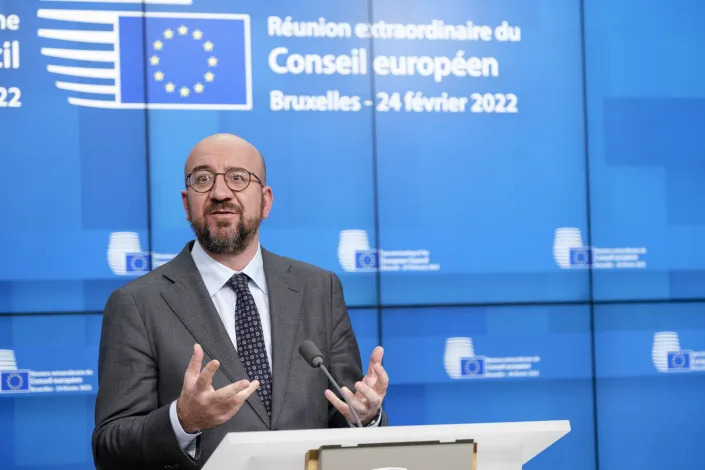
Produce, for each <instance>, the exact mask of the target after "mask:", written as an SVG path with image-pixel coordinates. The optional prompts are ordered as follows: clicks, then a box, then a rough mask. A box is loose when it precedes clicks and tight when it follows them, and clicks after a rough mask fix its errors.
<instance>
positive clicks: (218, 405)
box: [176, 344, 259, 434]
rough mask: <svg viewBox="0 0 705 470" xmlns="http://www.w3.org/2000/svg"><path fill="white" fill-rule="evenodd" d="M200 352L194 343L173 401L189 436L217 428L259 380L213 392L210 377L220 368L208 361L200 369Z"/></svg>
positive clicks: (253, 390)
mask: <svg viewBox="0 0 705 470" xmlns="http://www.w3.org/2000/svg"><path fill="white" fill-rule="evenodd" d="M202 363H203V349H202V348H201V345H199V344H194V346H193V356H191V362H190V363H189V365H188V368H187V369H186V373H185V374H184V385H183V387H182V389H181V396H179V399H178V401H177V402H176V415H177V416H178V418H179V423H180V424H181V427H182V428H183V429H184V431H186V432H187V433H189V434H193V433H195V432H198V431H201V430H203V429H210V428H214V427H216V426H219V425H221V424H223V423H224V422H226V421H227V420H229V419H230V418H232V417H233V416H235V414H236V413H237V412H238V411H240V408H241V407H242V405H243V404H244V403H245V400H247V397H249V396H250V395H252V394H253V393H254V392H255V390H257V389H258V388H259V381H257V380H253V381H252V382H250V381H249V380H240V381H239V382H235V383H233V384H230V385H227V386H225V387H223V388H221V389H219V390H215V389H214V388H213V385H212V384H211V382H212V380H213V374H215V371H217V370H218V367H220V363H219V362H218V361H217V360H212V361H210V362H209V363H208V364H206V367H204V368H203V370H201V364H202Z"/></svg>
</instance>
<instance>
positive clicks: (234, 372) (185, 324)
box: [93, 242, 386, 470]
mask: <svg viewBox="0 0 705 470" xmlns="http://www.w3.org/2000/svg"><path fill="white" fill-rule="evenodd" d="M192 245H193V242H191V243H189V244H187V245H186V247H185V248H184V249H183V250H182V251H181V253H180V254H179V255H177V256H176V257H175V258H174V259H173V260H172V261H170V262H169V263H167V264H165V265H164V266H161V267H159V268H157V269H155V270H154V271H152V272H150V273H148V274H146V275H145V276H143V277H141V278H139V279H137V280H135V281H132V282H130V283H128V284H127V285H125V286H123V287H121V288H120V289H118V290H116V291H115V292H114V293H113V294H112V295H111V296H110V299H109V300H108V302H107V305H106V307H105V313H104V317H103V330H102V334H101V341H100V358H99V365H98V377H99V389H98V397H97V401H96V409H95V420H96V427H95V430H94V432H93V455H94V458H95V463H96V467H97V468H99V469H101V470H107V469H158V468H187V469H193V468H200V467H202V466H203V465H204V463H205V462H206V460H207V459H208V457H209V456H210V455H211V454H212V452H213V451H214V450H215V448H216V447H217V445H218V444H219V443H220V441H221V440H222V439H223V437H224V436H225V434H226V433H228V432H232V431H266V430H278V429H309V428H327V427H342V426H347V422H346V421H345V419H344V418H343V417H342V416H341V415H340V414H339V413H338V412H337V411H336V410H335V408H333V407H332V406H331V405H329V404H328V401H327V400H326V398H325V396H324V394H323V391H324V390H325V389H326V388H328V384H327V380H326V378H325V376H324V374H323V373H322V372H321V371H319V370H316V369H313V368H311V367H310V366H309V365H308V364H307V363H306V361H305V360H304V359H303V358H302V357H301V356H300V355H299V353H298V346H299V344H301V343H302V342H303V341H305V340H311V341H313V342H314V343H315V344H316V345H317V346H318V347H319V348H320V350H321V352H322V353H323V356H324V358H325V365H326V366H327V367H328V368H329V370H330V372H331V374H332V375H333V377H335V379H336V380H337V381H338V383H340V384H341V386H342V385H343V384H344V385H347V386H348V388H350V389H353V385H354V383H355V381H357V380H360V379H361V378H362V368H361V364H360V353H359V350H358V346H357V341H356V340H355V335H354V334H353V330H352V327H351V325H350V319H349V317H348V313H347V309H346V307H345V301H344V299H343V292H342V288H341V285H340V281H339V280H338V278H337V276H335V274H333V273H331V272H328V271H324V270H322V269H320V268H316V267H315V266H311V265H309V264H305V263H301V262H299V261H295V260H291V259H288V258H283V257H281V256H277V255H275V254H273V253H270V252H268V251H266V250H264V249H263V250H262V257H263V262H264V272H265V276H266V278H267V289H268V294H269V306H270V315H271V324H272V376H273V397H272V401H273V403H272V419H271V421H270V419H269V418H268V416H267V413H266V411H265V408H264V405H263V404H262V402H261V400H260V399H259V396H258V395H257V393H254V394H252V395H251V396H250V398H249V399H248V400H247V403H246V404H245V405H243V407H242V408H241V409H240V411H239V412H238V413H237V414H236V415H235V416H234V417H233V418H232V419H231V420H230V421H228V422H227V423H225V424H223V425H221V426H218V427H216V428H214V429H209V430H206V431H204V432H203V434H202V435H201V437H200V438H199V441H198V452H197V455H196V458H195V459H192V458H191V457H190V456H189V455H187V454H186V453H185V452H183V451H182V450H181V449H180V447H179V444H178V442H177V440H176V436H175V435H174V432H173V429H172V426H171V422H170V419H169V406H170V405H171V403H172V402H173V401H174V400H176V399H177V398H178V397H179V394H180V392H181V386H182V384H183V379H184V372H185V371H186V367H187V366H188V363H189V360H190V358H191V355H192V352H193V344H194V343H195V342H198V343H199V344H200V345H201V346H202V347H203V351H204V356H205V357H204V365H205V363H206V362H207V361H210V360H211V359H218V360H219V361H220V369H219V370H218V371H217V372H216V374H215V376H214V377H213V387H215V388H216V389H218V388H221V387H223V386H225V385H228V384H230V383H233V382H236V381H238V380H242V379H246V378H247V374H246V372H245V369H244V367H243V365H242V363H241V361H240V359H239V357H238V355H237V351H236V350H235V348H234V347H233V344H232V342H231V340H230V338H229V336H228V334H227V332H226V331H225V327H224V326H223V323H222V322H221V320H220V317H219V316H218V313H217V311H216V309H215V306H214V305H213V302H212V300H211V298H210V296H209V295H208V292H207V290H206V287H205V285H204V283H203V280H202V278H201V276H200V274H199V272H198V270H197V269H196V265H195V264H194V262H193V259H192V258H191V253H190V251H191V247H192ZM383 424H386V417H383Z"/></svg>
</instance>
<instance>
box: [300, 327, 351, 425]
mask: <svg viewBox="0 0 705 470" xmlns="http://www.w3.org/2000/svg"><path fill="white" fill-rule="evenodd" d="M299 354H301V356H302V357H303V358H304V359H306V362H308V365H310V366H311V367H313V368H314V369H315V368H316V367H318V368H320V369H323V372H325V373H326V375H327V376H328V380H330V383H332V384H333V386H335V389H336V390H337V391H338V393H340V396H341V397H343V400H345V403H347V405H348V408H350V412H351V413H352V415H353V416H354V417H355V421H357V425H358V426H359V427H362V423H361V422H360V418H359V417H358V416H357V412H356V411H355V408H353V407H352V405H351V404H350V402H349V401H348V399H347V397H346V396H345V395H344V394H343V391H342V390H341V389H340V387H339V386H338V384H337V383H336V381H335V380H334V379H333V377H332V376H331V375H330V372H328V369H326V366H324V365H323V354H321V351H319V350H318V348H317V347H316V345H315V344H313V341H304V342H303V343H301V345H300V346H299ZM348 424H349V425H350V427H351V428H353V427H355V426H353V425H352V424H351V423H348Z"/></svg>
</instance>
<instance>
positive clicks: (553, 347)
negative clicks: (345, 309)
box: [382, 306, 595, 469]
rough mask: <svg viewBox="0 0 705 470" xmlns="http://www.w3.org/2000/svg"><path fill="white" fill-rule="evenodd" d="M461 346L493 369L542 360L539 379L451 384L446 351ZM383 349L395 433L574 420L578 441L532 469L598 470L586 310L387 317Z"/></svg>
mask: <svg viewBox="0 0 705 470" xmlns="http://www.w3.org/2000/svg"><path fill="white" fill-rule="evenodd" d="M458 337H468V338H471V339H472V346H473V352H474V354H475V356H485V361H488V360H489V358H506V357H526V356H528V357H532V356H539V357H540V361H538V362H537V363H535V364H534V365H533V367H534V369H538V370H539V371H540V375H538V376H537V377H531V378H509V377H507V378H467V377H465V378H462V377H461V378H455V379H453V378H450V377H451V375H450V374H449V373H448V372H447V368H448V357H449V353H448V352H447V351H448V349H446V346H445V344H446V340H447V339H448V338H458ZM382 342H383V344H384V345H385V348H386V351H387V352H386V354H385V368H386V369H387V371H388V372H389V376H390V378H391V386H390V388H389V393H388V395H387V399H386V402H385V403H386V405H385V406H386V409H387V411H388V413H389V415H390V420H391V422H392V423H393V424H398V425H412V424H449V423H477V422H480V423H482V422H493V421H529V420H554V419H568V420H570V422H571V429H572V430H571V432H570V433H569V434H568V435H567V436H566V437H564V438H563V439H561V440H560V441H559V442H558V443H557V444H556V445H555V446H552V447H551V448H549V449H548V450H547V451H545V452H544V454H542V455H541V456H539V458H537V459H536V461H533V462H532V463H531V464H530V466H529V467H527V468H531V469H553V468H568V467H570V468H580V469H592V468H594V465H595V454H594V452H595V447H594V437H595V436H594V420H593V401H592V390H593V388H592V363H591V360H590V358H591V337H590V311H589V307H588V306H523V307H522V306H512V307H465V308H462V307H458V308H450V307H439V308H403V309H402V308H393V309H384V310H383V312H382ZM486 367H487V366H486Z"/></svg>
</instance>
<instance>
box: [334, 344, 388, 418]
mask: <svg viewBox="0 0 705 470" xmlns="http://www.w3.org/2000/svg"><path fill="white" fill-rule="evenodd" d="M382 356H384V349H383V348H382V346H377V347H376V348H375V349H374V351H372V355H371V356H370V365H369V366H368V368H367V373H366V374H365V376H364V377H363V378H362V381H360V382H357V383H356V384H355V393H353V392H351V391H350V389H349V388H348V387H343V388H342V390H343V394H344V395H345V398H347V399H348V401H349V402H350V404H351V405H352V407H353V408H355V411H356V412H357V415H358V416H359V417H360V421H361V422H362V425H363V426H366V425H367V424H369V423H370V421H372V420H373V419H374V418H376V417H377V415H379V410H380V408H381V407H382V402H383V401H384V396H385V395H386V394H387V387H388V386H389V377H388V376H387V372H386V371H385V370H384V367H382ZM326 398H327V399H328V401H329V402H331V404H332V405H333V406H335V408H336V409H337V410H338V411H339V412H340V414H342V415H343V416H345V419H347V420H348V421H349V422H351V423H356V420H355V417H354V416H353V414H352V413H351V412H350V408H348V405H347V404H346V403H345V402H344V401H343V400H341V399H340V398H338V397H337V396H336V395H335V394H334V393H333V392H331V391H330V390H326Z"/></svg>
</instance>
